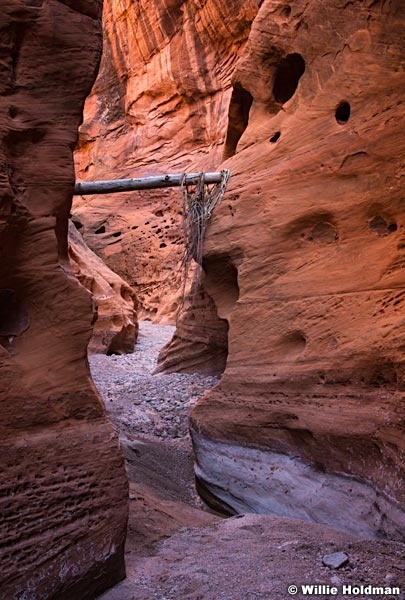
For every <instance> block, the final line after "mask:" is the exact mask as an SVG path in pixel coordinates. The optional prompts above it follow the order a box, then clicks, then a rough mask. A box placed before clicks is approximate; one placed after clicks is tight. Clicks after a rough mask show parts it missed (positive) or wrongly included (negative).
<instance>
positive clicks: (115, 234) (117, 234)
mask: <svg viewBox="0 0 405 600" xmlns="http://www.w3.org/2000/svg"><path fill="white" fill-rule="evenodd" d="M96 233H97V232H96ZM121 233H122V232H121V231H116V232H115V233H113V234H112V237H115V238H116V237H120V235H121Z"/></svg>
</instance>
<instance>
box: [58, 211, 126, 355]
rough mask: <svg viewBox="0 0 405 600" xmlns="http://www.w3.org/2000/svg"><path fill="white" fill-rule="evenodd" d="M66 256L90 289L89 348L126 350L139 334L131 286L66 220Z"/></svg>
mask: <svg viewBox="0 0 405 600" xmlns="http://www.w3.org/2000/svg"><path fill="white" fill-rule="evenodd" d="M69 258H70V263H71V265H72V266H73V270H74V272H75V275H76V277H77V278H78V280H79V281H80V283H81V284H82V285H84V287H85V288H86V289H88V290H89V292H91V294H92V297H93V300H94V302H95V308H96V315H95V322H94V325H93V335H92V336H91V339H90V342H89V345H88V348H87V349H88V351H89V352H92V353H93V352H101V353H103V354H126V353H131V352H133V351H134V346H135V343H136V340H137V336H138V320H137V315H136V308H137V304H138V302H137V298H136V296H135V292H134V291H133V289H132V288H131V287H130V286H129V285H128V284H127V283H126V282H125V281H124V280H123V279H122V278H121V277H120V276H119V275H117V274H116V273H114V272H113V271H111V269H109V268H108V267H107V265H106V264H105V263H103V261H102V260H101V259H100V258H99V257H98V256H97V255H96V254H94V252H92V251H91V250H90V248H89V247H88V246H87V245H86V244H85V242H84V240H83V238H82V236H81V234H80V233H79V232H78V230H77V229H76V227H75V225H74V224H73V223H72V222H70V223H69Z"/></svg>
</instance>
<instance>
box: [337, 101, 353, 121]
mask: <svg viewBox="0 0 405 600" xmlns="http://www.w3.org/2000/svg"><path fill="white" fill-rule="evenodd" d="M335 118H336V121H337V122H338V123H339V125H344V123H347V121H348V120H349V119H350V104H349V103H348V102H346V100H343V101H342V102H339V104H338V105H337V107H336V110H335Z"/></svg>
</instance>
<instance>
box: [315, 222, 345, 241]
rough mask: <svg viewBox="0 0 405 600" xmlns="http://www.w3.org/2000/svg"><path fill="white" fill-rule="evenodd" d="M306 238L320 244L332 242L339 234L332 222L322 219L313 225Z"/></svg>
mask: <svg viewBox="0 0 405 600" xmlns="http://www.w3.org/2000/svg"><path fill="white" fill-rule="evenodd" d="M308 239H309V240H310V241H313V242H319V243H320V244H332V243H333V242H336V241H337V240H338V239H339V236H338V233H337V230H336V227H335V226H334V225H332V223H327V222H325V221H322V222H320V223H317V224H316V225H314V227H313V228H312V230H311V234H310V236H309V237H308Z"/></svg>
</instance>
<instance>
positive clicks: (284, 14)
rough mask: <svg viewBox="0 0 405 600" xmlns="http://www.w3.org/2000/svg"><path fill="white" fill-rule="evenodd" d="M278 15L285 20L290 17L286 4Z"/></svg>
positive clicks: (289, 7) (289, 8)
mask: <svg viewBox="0 0 405 600" xmlns="http://www.w3.org/2000/svg"><path fill="white" fill-rule="evenodd" d="M280 14H281V16H282V17H285V18H286V19H287V18H288V17H289V16H290V15H291V6H289V5H288V4H286V6H283V8H282V9H281V13H280Z"/></svg>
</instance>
